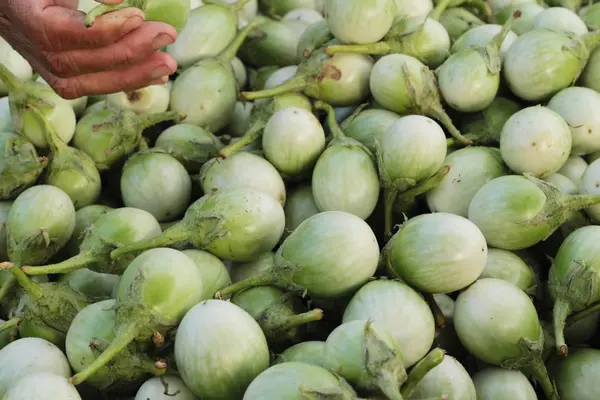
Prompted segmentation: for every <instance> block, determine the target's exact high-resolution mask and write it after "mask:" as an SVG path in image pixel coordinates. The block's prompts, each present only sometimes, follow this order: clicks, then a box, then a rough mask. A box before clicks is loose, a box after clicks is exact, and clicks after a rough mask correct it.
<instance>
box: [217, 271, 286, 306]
mask: <svg viewBox="0 0 600 400" xmlns="http://www.w3.org/2000/svg"><path fill="white" fill-rule="evenodd" d="M271 271H272V268H269V269H268V270H266V271H264V272H263V273H261V274H259V275H256V276H252V277H250V278H246V279H244V280H241V281H239V282H235V283H233V284H231V285H229V286H227V287H224V288H223V289H221V290H219V291H218V292H216V293H215V299H219V300H225V299H229V298H231V297H232V296H233V295H234V294H236V293H238V292H241V291H242V290H244V289H248V288H251V287H256V286H268V285H272V284H274V283H276V279H274V275H273V273H272V272H271Z"/></svg>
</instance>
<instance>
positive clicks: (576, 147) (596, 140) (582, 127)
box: [548, 87, 600, 156]
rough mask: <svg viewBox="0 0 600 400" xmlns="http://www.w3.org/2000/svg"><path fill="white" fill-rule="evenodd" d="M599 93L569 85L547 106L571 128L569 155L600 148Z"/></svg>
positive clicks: (591, 151)
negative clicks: (571, 143)
mask: <svg viewBox="0 0 600 400" xmlns="http://www.w3.org/2000/svg"><path fill="white" fill-rule="evenodd" d="M598 106H600V93H598V92H596V91H595V90H592V89H588V88H583V87H570V88H567V89H563V90H561V91H560V92H558V93H557V94H556V95H554V97H552V99H550V102H548V108H549V109H551V110H553V111H556V112H557V113H558V114H560V116H561V117H563V119H564V120H565V121H566V122H567V124H568V125H569V128H570V129H571V137H572V138H573V145H572V148H571V156H581V155H586V154H590V153H593V152H595V151H598V150H600V116H598V115H597V113H596V110H597V109H598Z"/></svg>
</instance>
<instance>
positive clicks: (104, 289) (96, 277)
mask: <svg viewBox="0 0 600 400" xmlns="http://www.w3.org/2000/svg"><path fill="white" fill-rule="evenodd" d="M119 279H120V276H119V275H114V274H103V273H100V272H94V271H92V270H90V269H87V268H82V269H78V270H77V271H73V272H69V273H67V274H64V275H63V276H61V277H60V278H59V282H63V283H66V284H67V285H68V286H69V287H70V288H71V289H73V290H74V291H75V292H77V293H80V294H82V295H83V296H85V297H86V298H87V299H90V300H91V301H102V300H106V299H110V298H111V297H112V294H113V289H114V288H115V286H116V285H117V284H118V283H119Z"/></svg>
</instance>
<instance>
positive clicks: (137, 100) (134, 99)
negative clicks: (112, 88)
mask: <svg viewBox="0 0 600 400" xmlns="http://www.w3.org/2000/svg"><path fill="white" fill-rule="evenodd" d="M169 97H170V96H169V87H168V86H167V84H164V85H151V86H146V87H145V88H141V89H138V90H134V91H132V92H119V93H113V94H109V95H108V96H106V102H107V103H108V104H110V105H112V106H114V107H119V108H121V109H124V110H131V111H135V112H137V113H148V114H154V113H163V112H165V111H167V109H168V108H169Z"/></svg>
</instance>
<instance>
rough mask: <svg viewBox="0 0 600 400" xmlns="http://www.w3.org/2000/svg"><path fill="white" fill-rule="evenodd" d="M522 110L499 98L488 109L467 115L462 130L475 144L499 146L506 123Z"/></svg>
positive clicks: (514, 103) (451, 140)
mask: <svg viewBox="0 0 600 400" xmlns="http://www.w3.org/2000/svg"><path fill="white" fill-rule="evenodd" d="M520 109H521V106H520V105H519V104H518V103H516V102H514V101H513V100H509V99H506V98H504V97H500V96H497V97H496V98H495V99H494V100H493V101H492V104H490V105H489V106H488V107H487V108H486V109H484V110H482V111H479V112H477V113H473V114H468V115H465V118H464V119H463V120H462V123H461V125H460V129H461V131H462V132H464V133H465V137H466V138H468V139H469V140H472V141H473V142H474V143H477V144H479V145H487V146H490V145H493V146H497V145H498V144H499V143H500V134H501V132H502V128H503V127H504V125H505V124H506V121H508V119H509V118H510V117H512V116H513V115H514V114H515V113H516V112H517V111H519V110H520ZM450 142H451V144H454V142H455V140H453V139H450Z"/></svg>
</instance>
